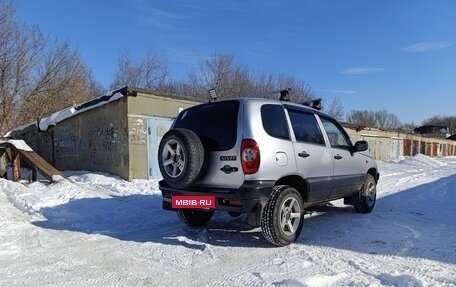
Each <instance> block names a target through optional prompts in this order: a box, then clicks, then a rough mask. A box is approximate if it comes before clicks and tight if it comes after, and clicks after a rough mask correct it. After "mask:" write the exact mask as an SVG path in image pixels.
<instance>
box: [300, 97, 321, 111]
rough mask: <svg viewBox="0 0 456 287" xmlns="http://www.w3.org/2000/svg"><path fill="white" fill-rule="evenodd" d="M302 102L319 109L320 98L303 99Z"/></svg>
mask: <svg viewBox="0 0 456 287" xmlns="http://www.w3.org/2000/svg"><path fill="white" fill-rule="evenodd" d="M302 104H303V105H304V106H307V107H310V108H312V109H315V110H321V98H320V99H316V100H311V101H305V102H303V103H302Z"/></svg>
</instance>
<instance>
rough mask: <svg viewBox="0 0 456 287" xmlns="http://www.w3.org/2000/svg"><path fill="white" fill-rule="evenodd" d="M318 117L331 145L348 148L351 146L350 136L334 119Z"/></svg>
mask: <svg viewBox="0 0 456 287" xmlns="http://www.w3.org/2000/svg"><path fill="white" fill-rule="evenodd" d="M320 119H321V123H322V124H323V127H324V128H325V131H326V134H327V135H328V138H329V143H330V144H331V147H333V148H344V149H348V148H349V147H350V146H351V141H350V138H349V137H348V135H347V133H346V132H345V131H344V129H343V128H342V127H341V126H340V125H339V124H338V123H337V122H336V121H334V120H332V119H329V118H325V117H320Z"/></svg>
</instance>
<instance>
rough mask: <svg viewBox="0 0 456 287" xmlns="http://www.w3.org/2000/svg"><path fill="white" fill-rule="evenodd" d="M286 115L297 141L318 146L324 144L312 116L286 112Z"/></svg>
mask: <svg viewBox="0 0 456 287" xmlns="http://www.w3.org/2000/svg"><path fill="white" fill-rule="evenodd" d="M288 115H289V116H290V120H291V125H292V126H293V131H294V134H295V137H296V140H297V141H299V142H307V143H313V144H319V145H324V144H325V141H324V139H323V135H322V133H321V131H320V128H319V127H318V123H317V120H316V119H315V116H314V115H313V114H311V113H306V112H302V111H297V110H288Z"/></svg>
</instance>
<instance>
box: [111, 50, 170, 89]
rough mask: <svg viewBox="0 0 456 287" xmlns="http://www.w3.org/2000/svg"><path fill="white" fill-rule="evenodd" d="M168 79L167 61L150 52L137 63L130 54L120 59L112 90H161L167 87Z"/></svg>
mask: <svg viewBox="0 0 456 287" xmlns="http://www.w3.org/2000/svg"><path fill="white" fill-rule="evenodd" d="M167 77H168V68H167V64H166V61H165V60H163V59H161V58H160V57H158V56H156V55H154V54H153V53H152V52H148V53H147V54H146V56H145V57H144V58H143V59H142V60H141V61H140V62H139V63H135V62H134V61H133V60H132V58H131V57H130V55H129V54H128V53H125V54H123V55H121V56H120V57H119V59H118V70H117V73H116V75H115V77H114V82H113V83H112V85H111V89H118V88H122V87H125V86H131V87H138V88H144V89H148V90H161V89H163V88H164V87H165V83H166V80H167Z"/></svg>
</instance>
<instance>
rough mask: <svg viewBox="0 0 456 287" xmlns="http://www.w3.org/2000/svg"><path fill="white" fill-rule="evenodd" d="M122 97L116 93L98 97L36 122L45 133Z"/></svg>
mask: <svg viewBox="0 0 456 287" xmlns="http://www.w3.org/2000/svg"><path fill="white" fill-rule="evenodd" d="M123 96H124V95H123V94H122V93H120V92H116V93H113V94H111V95H109V96H108V95H104V96H102V97H99V98H97V99H95V100H92V101H89V102H86V103H83V104H81V105H79V106H76V107H70V108H66V109H63V110H60V111H58V112H55V113H53V114H52V115H50V116H48V117H45V118H42V119H41V120H39V122H38V124H39V128H40V130H42V131H46V130H47V129H48V128H49V126H52V125H56V124H57V123H59V122H61V121H63V120H66V119H68V118H71V117H73V116H75V115H77V114H80V113H83V112H86V111H88V110H92V109H95V108H97V107H100V106H103V105H106V104H107V103H110V102H113V101H116V100H118V99H120V98H122V97H123Z"/></svg>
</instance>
